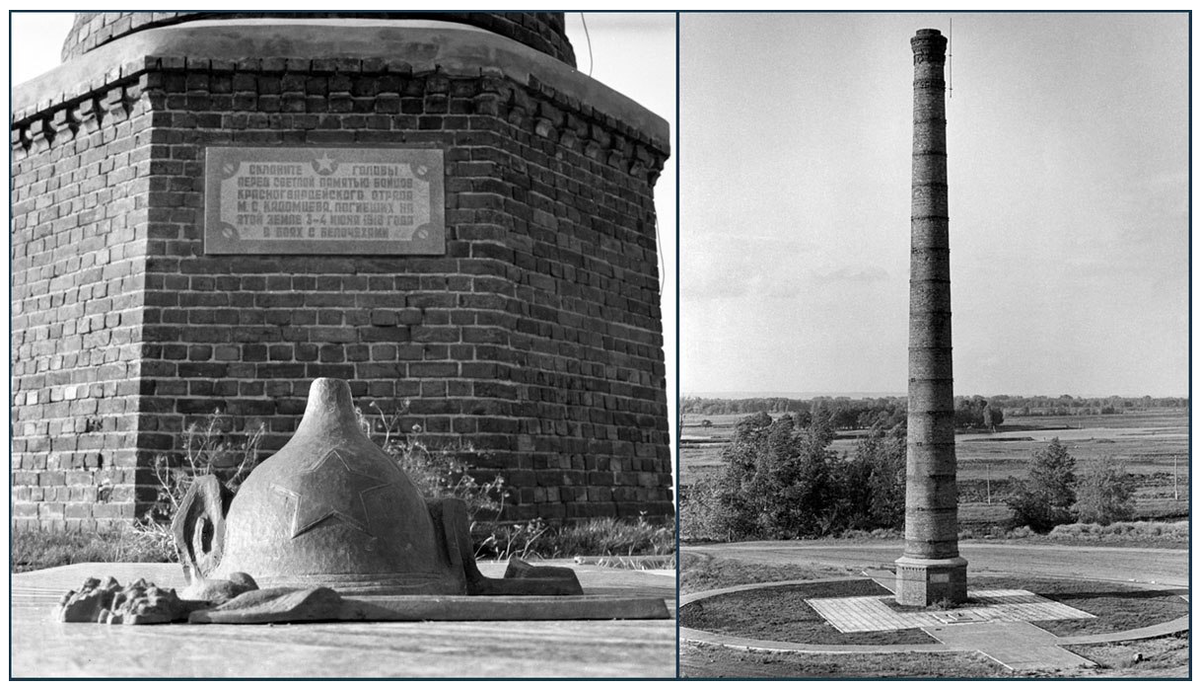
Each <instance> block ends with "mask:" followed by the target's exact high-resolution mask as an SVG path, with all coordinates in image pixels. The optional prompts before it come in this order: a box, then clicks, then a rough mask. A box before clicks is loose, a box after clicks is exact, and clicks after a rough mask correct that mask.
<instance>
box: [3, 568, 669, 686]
mask: <svg viewBox="0 0 1200 686" xmlns="http://www.w3.org/2000/svg"><path fill="white" fill-rule="evenodd" d="M554 564H559V565H565V566H570V567H571V568H572V569H574V570H575V572H576V574H577V575H578V576H579V581H580V583H581V584H582V586H583V588H584V591H585V593H587V594H588V595H589V596H591V595H621V596H622V597H625V598H662V599H664V600H666V602H667V605H668V607H669V608H670V609H671V611H672V612H674V604H675V575H674V571H673V570H672V571H671V573H670V574H662V573H650V572H639V571H631V570H620V569H611V568H602V567H595V566H590V565H575V564H571V563H569V562H565V563H564V562H555V563H554ZM480 568H481V570H482V571H483V573H484V574H487V575H488V576H493V577H499V576H501V575H502V574H503V565H501V564H498V563H484V564H481V565H480ZM89 576H94V577H99V578H104V577H106V576H112V577H115V578H116V579H117V580H119V581H121V582H129V581H133V580H135V579H137V578H145V579H146V580H147V581H153V582H155V583H157V584H159V585H162V586H173V587H180V586H182V585H183V574H182V570H180V568H179V567H178V566H177V565H171V564H81V565H70V566H67V567H58V568H55V569H47V570H41V571H37V572H28V573H24V574H15V575H13V576H12V577H11V579H12V633H11V636H10V641H11V650H12V664H11V675H12V676H13V677H68V678H78V677H144V678H155V677H209V678H218V677H324V678H337V677H479V678H488V677H560V678H564V677H627V678H651V677H666V678H670V677H674V676H675V620H674V619H673V618H672V619H657V620H629V621H611V620H609V621H597V620H590V621H588V620H560V621H504V622H495V621H493V622H487V621H443V622H337V623H318V624H288V625H282V624H281V625H189V624H172V625H164V626H108V625H100V624H60V623H58V622H56V621H54V620H53V619H52V618H51V611H52V609H53V608H54V607H55V606H56V605H57V603H58V599H59V597H60V596H61V595H62V594H63V592H64V591H66V590H68V589H72V588H76V587H78V586H79V585H80V584H81V583H82V582H83V580H84V579H86V578H87V577H89Z"/></svg>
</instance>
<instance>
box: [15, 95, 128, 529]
mask: <svg viewBox="0 0 1200 686" xmlns="http://www.w3.org/2000/svg"><path fill="white" fill-rule="evenodd" d="M145 105H146V102H145V100H144V99H143V98H142V97H141V94H140V91H139V89H138V85H137V84H136V83H132V82H130V83H128V84H127V85H124V86H123V85H113V86H111V87H108V88H104V89H102V90H99V91H96V92H93V93H89V94H88V95H87V96H86V97H83V98H80V99H77V100H75V101H74V102H72V103H70V105H69V106H66V107H59V108H57V109H55V110H54V111H53V112H50V113H47V115H46V116H42V117H38V118H36V119H30V120H27V121H25V122H21V123H20V125H18V126H15V127H14V128H13V130H12V134H13V135H12V151H13V158H12V176H11V184H12V185H11V191H12V202H13V204H12V208H11V209H12V236H11V238H12V241H11V258H12V334H11V336H12V338H11V341H12V352H13V359H12V364H13V368H12V369H13V372H12V389H13V395H12V404H13V408H12V420H13V442H12V450H13V452H12V472H11V474H12V477H11V478H12V486H13V493H12V495H13V515H14V517H15V522H16V524H17V525H18V526H22V525H30V524H32V523H33V522H36V521H40V522H41V526H43V527H45V528H53V529H61V528H65V527H67V525H68V523H70V525H71V526H72V528H77V527H80V526H82V527H84V528H89V529H90V528H95V527H96V526H97V523H98V522H99V523H101V525H104V524H107V523H111V522H112V521H114V520H120V519H128V518H130V517H132V516H133V514H134V505H133V499H134V483H135V472H136V470H135V467H136V465H137V458H136V453H137V450H136V448H137V444H136V441H137V405H138V399H137V394H138V383H139V382H138V381H137V378H138V376H139V374H140V371H139V366H140V362H141V350H140V338H141V323H142V309H141V305H142V282H143V279H144V271H145V261H144V256H145V252H146V236H147V227H148V224H149V208H148V207H147V205H146V198H145V193H146V191H147V190H148V188H149V180H148V172H149V167H150V164H151V162H150V146H149V142H148V138H147V128H148V125H149V114H148V113H147V111H146V108H145Z"/></svg>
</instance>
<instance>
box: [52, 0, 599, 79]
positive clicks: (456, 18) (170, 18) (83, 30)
mask: <svg viewBox="0 0 1200 686" xmlns="http://www.w3.org/2000/svg"><path fill="white" fill-rule="evenodd" d="M268 17H275V18H280V19H338V18H357V19H424V20H437V21H452V22H456V23H460V24H470V25H472V26H477V27H479V28H481V29H487V30H488V31H491V32H492V33H497V34H500V35H501V36H505V37H506V38H512V39H513V40H515V41H518V42H520V43H524V44H525V45H528V46H529V47H531V48H533V49H535V50H537V51H539V52H543V53H545V54H547V55H550V56H551V57H554V58H555V59H559V60H562V61H563V62H566V63H567V64H569V65H571V66H572V67H574V66H575V51H574V49H573V48H572V46H571V42H570V41H569V40H568V39H567V32H566V21H565V19H564V17H563V13H562V12H430V11H424V12H413V11H409V12H404V11H392V12H386V13H385V12H76V13H75V23H74V25H73V26H72V27H71V32H70V33H69V34H68V35H67V40H66V42H65V43H64V44H63V51H62V58H63V60H68V59H71V58H72V57H78V56H79V55H82V54H84V53H86V52H87V51H89V50H92V49H93V48H97V47H99V46H101V45H104V44H105V43H108V42H109V41H112V40H114V39H116V38H120V37H121V36H124V35H127V34H129V33H133V32H134V31H141V30H144V29H150V28H154V27H158V26H169V25H171V24H179V23H181V22H185V21H200V20H204V19H213V18H221V19H238V18H249V19H260V18H268Z"/></svg>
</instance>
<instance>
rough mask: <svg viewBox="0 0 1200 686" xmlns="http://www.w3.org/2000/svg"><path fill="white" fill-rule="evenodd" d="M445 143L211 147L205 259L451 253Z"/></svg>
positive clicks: (206, 167) (207, 161) (206, 174)
mask: <svg viewBox="0 0 1200 686" xmlns="http://www.w3.org/2000/svg"><path fill="white" fill-rule="evenodd" d="M443 169H444V163H443V154H442V150H441V149H440V148H432V147H413V146H410V147H379V148H313V147H290V148H284V147H272V148H247V147H236V148H234V147H210V148H208V149H207V151H206V153H205V159H204V182H205V189H204V198H205V205H204V252H205V254H208V255H245V254H270V255H444V254H446V219H445V188H444V171H443Z"/></svg>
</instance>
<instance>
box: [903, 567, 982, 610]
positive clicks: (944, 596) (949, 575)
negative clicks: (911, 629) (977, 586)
mask: <svg viewBox="0 0 1200 686" xmlns="http://www.w3.org/2000/svg"><path fill="white" fill-rule="evenodd" d="M940 600H947V601H950V602H952V603H956V604H957V603H965V602H967V561H966V560H964V559H963V558H961V557H952V558H949V559H946V560H925V559H919V558H911V557H902V558H900V559H899V560H896V602H897V603H899V604H901V605H909V606H913V607H928V606H930V605H932V604H934V603H936V602H938V601H940Z"/></svg>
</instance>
